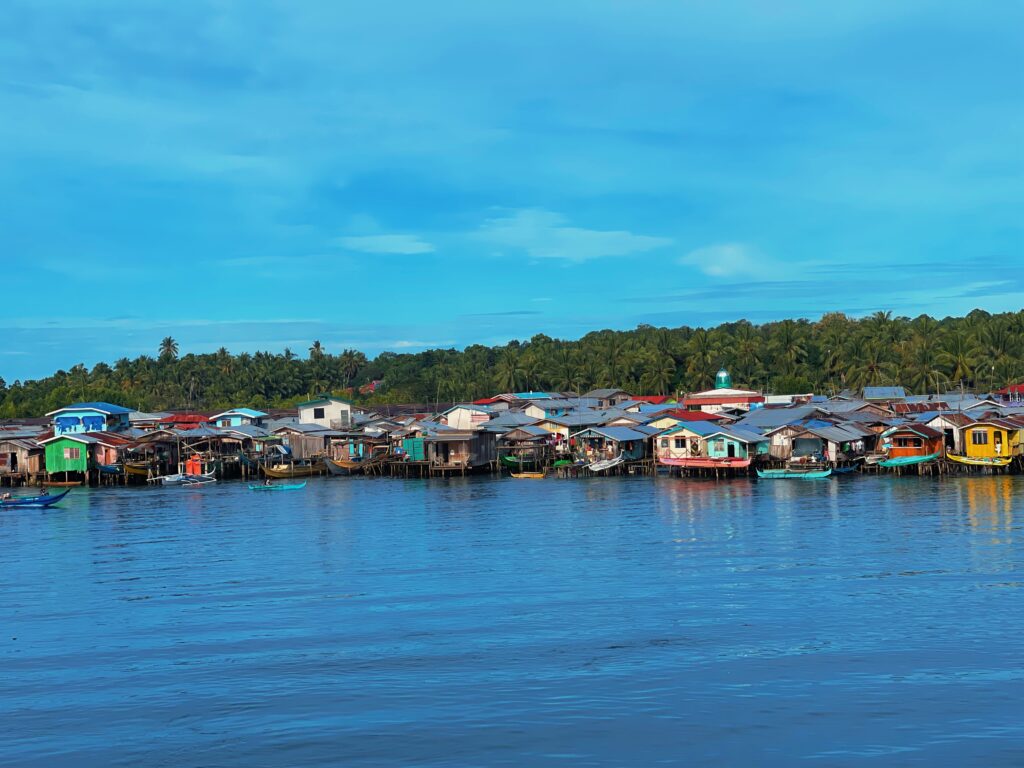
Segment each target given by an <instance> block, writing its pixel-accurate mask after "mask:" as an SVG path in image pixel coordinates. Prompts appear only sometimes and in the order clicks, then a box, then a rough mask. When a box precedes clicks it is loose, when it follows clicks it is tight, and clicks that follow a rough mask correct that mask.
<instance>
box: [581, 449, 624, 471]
mask: <svg viewBox="0 0 1024 768" xmlns="http://www.w3.org/2000/svg"><path fill="white" fill-rule="evenodd" d="M625 460H626V457H625V456H623V455H622V454H621V453H620V454H619V455H618V456H616V457H614V458H611V459H603V460H601V461H595V462H593V463H591V464H588V465H587V469H589V470H590V471H591V472H604V471H605V470H606V469H611V468H612V467H617V466H619V464H621V463H622V462H624V461H625Z"/></svg>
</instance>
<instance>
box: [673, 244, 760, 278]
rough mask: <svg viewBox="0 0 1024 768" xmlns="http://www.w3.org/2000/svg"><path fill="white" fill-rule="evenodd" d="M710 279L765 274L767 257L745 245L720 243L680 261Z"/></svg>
mask: <svg viewBox="0 0 1024 768" xmlns="http://www.w3.org/2000/svg"><path fill="white" fill-rule="evenodd" d="M679 263H680V264H683V265H685V266H688V267H696V268H697V269H699V270H700V271H701V272H703V273H704V274H705V275H709V276H710V277H749V276H753V275H760V274H761V273H763V272H764V269H765V265H766V263H767V261H766V259H765V257H764V256H763V255H761V254H760V253H758V251H757V250H756V249H754V248H752V247H750V246H749V245H744V244H743V243H718V244H715V245H707V246H704V247H703V248H697V249H696V250H693V251H690V252H689V253H688V254H686V255H685V256H683V257H682V258H680V259H679Z"/></svg>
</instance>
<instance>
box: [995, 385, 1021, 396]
mask: <svg viewBox="0 0 1024 768" xmlns="http://www.w3.org/2000/svg"><path fill="white" fill-rule="evenodd" d="M996 394H997V395H1024V382H1022V383H1020V384H1011V385H1010V386H1008V387H1003V388H1002V389H997V390H996Z"/></svg>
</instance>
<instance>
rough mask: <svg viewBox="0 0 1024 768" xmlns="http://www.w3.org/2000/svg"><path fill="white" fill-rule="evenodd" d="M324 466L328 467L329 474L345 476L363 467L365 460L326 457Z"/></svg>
mask: <svg viewBox="0 0 1024 768" xmlns="http://www.w3.org/2000/svg"><path fill="white" fill-rule="evenodd" d="M324 466H325V467H326V468H327V473H328V474H330V475H334V476H336V477H345V476H347V475H351V474H352V473H353V472H355V471H356V470H359V469H362V467H363V462H361V461H351V460H349V459H328V458H326V457H325V458H324ZM296 477H298V475H296Z"/></svg>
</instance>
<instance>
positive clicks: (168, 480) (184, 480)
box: [153, 472, 217, 485]
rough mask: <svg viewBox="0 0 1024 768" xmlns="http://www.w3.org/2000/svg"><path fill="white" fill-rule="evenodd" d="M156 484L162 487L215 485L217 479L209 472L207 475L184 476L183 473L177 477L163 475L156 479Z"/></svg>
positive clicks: (154, 479)
mask: <svg viewBox="0 0 1024 768" xmlns="http://www.w3.org/2000/svg"><path fill="white" fill-rule="evenodd" d="M153 482H154V483H160V485H189V484H192V485H194V484H196V483H215V482H217V478H216V477H215V476H214V474H213V472H208V473H207V474H205V475H183V474H181V473H178V474H175V475H162V476H161V477H154V478H153Z"/></svg>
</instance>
